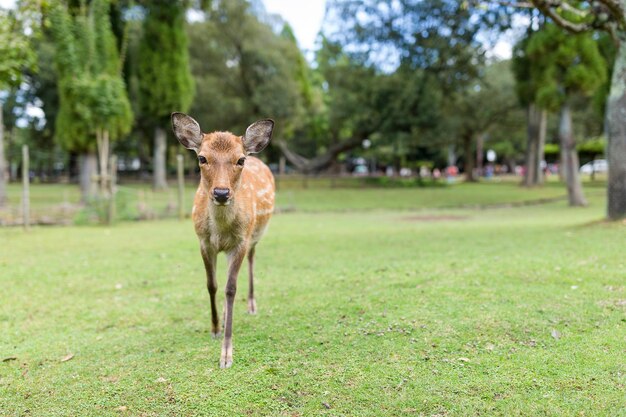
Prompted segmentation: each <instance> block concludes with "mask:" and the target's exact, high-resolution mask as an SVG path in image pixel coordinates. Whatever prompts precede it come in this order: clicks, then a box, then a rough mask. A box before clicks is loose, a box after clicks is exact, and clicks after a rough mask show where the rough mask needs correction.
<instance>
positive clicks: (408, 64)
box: [282, 0, 508, 171]
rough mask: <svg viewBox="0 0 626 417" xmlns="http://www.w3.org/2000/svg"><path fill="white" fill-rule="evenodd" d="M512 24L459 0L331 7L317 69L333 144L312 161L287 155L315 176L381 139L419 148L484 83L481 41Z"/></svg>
mask: <svg viewBox="0 0 626 417" xmlns="http://www.w3.org/2000/svg"><path fill="white" fill-rule="evenodd" d="M507 20H508V18H507V15H506V13H500V12H499V11H496V12H495V13H492V12H491V11H488V13H474V10H470V8H468V7H467V5H466V4H465V2H459V1H456V0H454V1H453V0H423V1H422V0H412V1H402V2H397V1H394V0H386V1H373V0H358V1H352V0H334V1H331V2H329V5H328V7H327V21H328V22H329V23H328V26H327V27H326V28H325V30H324V35H325V37H326V39H325V41H324V44H323V47H322V50H321V51H320V54H319V56H318V65H319V68H320V69H319V73H320V74H322V77H323V79H324V82H325V84H324V89H325V93H326V96H327V99H326V102H327V105H328V106H329V110H328V112H327V115H328V129H329V134H330V135H329V136H330V137H331V138H333V137H334V138H333V140H331V142H330V143H329V144H328V146H327V147H326V152H324V153H322V154H319V155H316V156H314V157H313V158H303V157H302V156H300V155H297V154H295V153H294V152H292V151H290V150H289V149H287V148H286V146H285V145H284V144H282V147H283V151H284V152H285V154H286V155H287V157H288V158H289V159H290V160H291V161H292V163H294V164H296V166H301V167H303V168H305V169H306V170H308V171H315V170H319V169H321V168H323V167H326V166H328V164H329V163H330V162H331V161H332V160H333V159H334V158H335V157H336V156H337V155H338V154H339V153H341V152H345V151H347V150H350V149H353V148H355V147H358V146H360V144H361V142H362V140H363V139H365V138H369V137H373V138H379V139H378V140H376V147H377V148H380V145H387V144H391V146H392V147H393V148H394V149H400V148H405V149H408V148H409V147H416V145H417V143H418V142H420V137H422V138H423V137H428V136H429V135H428V131H432V130H435V127H436V125H437V123H438V122H440V121H441V120H442V118H441V117H439V116H441V115H443V114H445V111H446V109H447V108H448V107H449V105H450V103H451V102H454V101H455V100H456V96H455V95H456V94H457V93H459V92H460V91H466V90H467V89H468V88H469V86H471V85H473V84H474V83H475V82H476V79H477V78H478V77H479V68H480V64H481V63H482V62H484V53H485V48H484V45H483V42H482V41H481V40H480V39H479V34H482V35H486V34H487V32H489V31H490V30H491V28H493V27H495V26H498V25H500V24H505V22H506V21H507ZM324 60H325V62H324ZM443 97H445V100H443ZM344 104H345V105H344ZM331 106H332V107H331ZM331 108H332V109H331ZM342 115H343V117H342ZM428 116H430V117H428ZM333 118H334V119H335V122H339V123H334V122H333ZM431 137H432V136H431ZM394 154H396V155H395V157H394V159H395V160H396V162H395V165H399V156H400V155H399V154H398V153H397V152H394Z"/></svg>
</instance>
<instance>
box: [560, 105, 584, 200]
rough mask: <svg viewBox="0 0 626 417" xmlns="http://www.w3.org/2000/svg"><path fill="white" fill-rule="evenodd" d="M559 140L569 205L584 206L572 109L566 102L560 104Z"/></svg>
mask: <svg viewBox="0 0 626 417" xmlns="http://www.w3.org/2000/svg"><path fill="white" fill-rule="evenodd" d="M559 141H560V145H561V165H563V174H564V175H565V182H566V184H567V196H568V199H569V205H570V206H586V205H587V200H586V199H585V195H584V194H583V186H582V183H581V182H580V176H579V175H578V168H579V163H578V152H577V151H576V142H575V141H574V132H573V131H572V111H571V109H570V107H569V104H568V103H565V104H563V106H561V120H560V122H559Z"/></svg>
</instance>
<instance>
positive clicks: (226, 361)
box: [220, 356, 233, 369]
mask: <svg viewBox="0 0 626 417" xmlns="http://www.w3.org/2000/svg"><path fill="white" fill-rule="evenodd" d="M231 366H233V358H232V356H231V357H222V358H221V359H220V368H222V369H226V368H230V367H231Z"/></svg>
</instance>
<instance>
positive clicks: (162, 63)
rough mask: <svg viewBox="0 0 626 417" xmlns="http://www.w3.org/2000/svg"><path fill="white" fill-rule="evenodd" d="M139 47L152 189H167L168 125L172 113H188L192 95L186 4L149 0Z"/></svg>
mask: <svg viewBox="0 0 626 417" xmlns="http://www.w3.org/2000/svg"><path fill="white" fill-rule="evenodd" d="M141 4H143V5H144V9H145V14H146V15H145V19H144V22H143V34H142V38H141V43H140V45H139V56H138V72H137V76H138V81H139V100H140V109H141V117H142V118H144V119H145V120H148V121H149V123H150V125H151V126H152V127H153V128H154V157H153V160H152V166H153V187H154V189H156V190H162V189H165V188H167V181H166V166H167V161H166V156H167V152H166V151H167V133H166V132H167V130H166V129H167V126H168V125H169V116H170V114H171V113H172V112H173V111H180V112H187V111H188V110H189V107H190V106H191V102H192V100H193V96H194V82H193V78H192V75H191V70H190V66H189V53H188V50H187V48H188V46H187V43H188V41H187V34H186V32H185V12H186V7H185V2H181V1H169V0H150V1H144V2H141Z"/></svg>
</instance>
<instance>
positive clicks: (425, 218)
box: [402, 214, 469, 222]
mask: <svg viewBox="0 0 626 417" xmlns="http://www.w3.org/2000/svg"><path fill="white" fill-rule="evenodd" d="M467 219H469V217H468V216H455V215H440V216H438V215H427V214H424V215H416V216H406V217H403V218H402V220H404V221H406V222H447V221H461V220H467Z"/></svg>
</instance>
